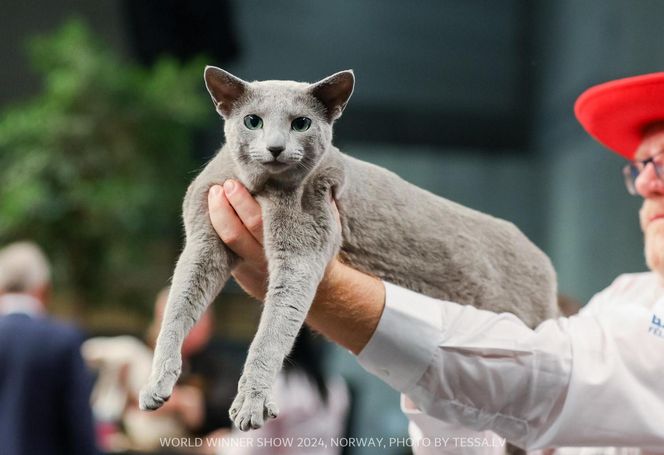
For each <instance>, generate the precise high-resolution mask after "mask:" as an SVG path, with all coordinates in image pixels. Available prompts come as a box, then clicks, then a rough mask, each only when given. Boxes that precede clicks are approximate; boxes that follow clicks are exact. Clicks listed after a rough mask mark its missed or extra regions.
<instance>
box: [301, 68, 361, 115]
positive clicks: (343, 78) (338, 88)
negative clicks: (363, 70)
mask: <svg viewBox="0 0 664 455" xmlns="http://www.w3.org/2000/svg"><path fill="white" fill-rule="evenodd" d="M354 86H355V75H354V74H353V70H346V71H339V72H338V73H335V74H333V75H332V76H329V77H326V78H325V79H323V80H321V81H318V82H316V83H315V84H311V86H310V87H309V91H310V93H311V94H312V95H313V96H315V97H316V98H318V100H319V101H320V102H321V103H323V106H325V109H326V110H327V116H328V120H329V121H333V120H336V119H338V118H339V117H341V113H342V112H343V111H344V108H345V107H346V104H347V103H348V100H349V99H350V96H351V95H352V94H353V87H354Z"/></svg>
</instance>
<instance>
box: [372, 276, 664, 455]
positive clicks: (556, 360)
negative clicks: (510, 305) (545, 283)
mask: <svg viewBox="0 0 664 455" xmlns="http://www.w3.org/2000/svg"><path fill="white" fill-rule="evenodd" d="M385 288H386V305H385V309H384V311H383V315H382V316H381V320H380V322H379V324H378V327H377V329H376V332H375V333H374V335H373V337H372V338H371V340H370V341H369V343H368V344H367V345H366V346H365V348H364V349H363V350H362V352H361V353H360V354H359V361H360V363H361V364H362V365H363V366H364V368H365V369H367V370H368V371H369V372H371V373H373V374H375V375H377V376H378V377H380V378H381V379H383V380H384V381H385V382H387V383H388V384H389V385H390V386H392V387H393V388H395V389H397V390H398V391H400V392H402V393H404V394H406V395H407V396H408V397H409V398H410V399H411V400H412V401H413V402H414V403H415V404H416V406H417V407H418V408H419V409H420V410H422V411H423V412H424V413H425V414H427V415H429V416H432V417H434V418H436V419H439V420H442V421H445V422H448V423H456V424H459V425H461V426H462V427H466V428H469V429H473V430H476V431H485V430H490V431H493V432H495V433H497V434H499V435H501V436H503V437H505V438H507V440H508V441H510V442H511V443H513V444H516V445H518V446H520V447H524V448H540V447H556V446H565V445H567V446H569V445H585V446H593V445H603V446H606V445H616V446H640V447H650V448H654V447H661V446H662V445H663V444H664V426H663V425H661V422H663V421H664V381H662V380H661V373H662V371H663V369H662V366H663V365H664V362H663V361H662V358H664V335H662V337H660V336H658V335H657V333H656V331H655V330H653V327H654V326H653V324H654V322H655V321H657V320H660V321H664V303H663V304H662V308H661V309H660V310H658V309H657V308H655V310H651V309H648V308H646V307H643V306H638V305H634V306H610V307H609V308H607V310H606V311H597V312H587V314H585V315H583V316H576V317H571V318H560V319H556V320H548V321H545V322H543V323H542V324H540V325H539V326H538V327H537V328H536V329H534V330H533V329H530V328H528V327H527V326H526V325H525V324H523V322H521V320H519V319H518V318H517V317H515V316H514V315H512V314H508V313H503V314H496V313H492V312H489V311H483V310H478V309H476V308H473V307H470V306H462V305H458V304H455V303H452V302H444V301H440V300H436V299H432V298H429V297H426V296H423V295H420V294H417V293H414V292H411V291H408V290H406V289H403V288H400V287H397V286H394V285H391V284H389V283H385ZM653 311H655V313H653ZM657 311H660V313H657ZM658 318H659V319H658ZM655 328H659V329H661V328H662V327H655Z"/></svg>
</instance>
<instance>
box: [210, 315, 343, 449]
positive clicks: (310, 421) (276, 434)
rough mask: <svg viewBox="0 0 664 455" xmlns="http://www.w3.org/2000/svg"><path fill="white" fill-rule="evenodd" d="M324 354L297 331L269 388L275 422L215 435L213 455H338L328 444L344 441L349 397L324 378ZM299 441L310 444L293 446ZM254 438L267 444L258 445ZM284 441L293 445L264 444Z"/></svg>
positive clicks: (306, 333) (336, 379) (337, 381)
mask: <svg viewBox="0 0 664 455" xmlns="http://www.w3.org/2000/svg"><path fill="white" fill-rule="evenodd" d="M324 351H325V345H324V344H323V341H322V340H321V339H320V338H317V337H316V336H315V335H314V334H313V333H311V331H310V330H309V329H308V328H307V327H302V329H301V330H300V333H299V334H298V336H297V338H296V340H295V344H294V346H293V350H292V351H291V353H290V354H289V356H288V357H287V359H286V361H285V362H284V368H283V370H282V371H281V372H280V373H279V376H278V377H277V381H276V383H275V385H274V388H273V398H274V399H275V401H276V402H277V403H279V418H277V419H272V420H268V421H266V422H265V425H264V426H263V427H261V428H259V429H258V430H252V431H250V432H242V431H240V430H238V429H237V428H233V429H232V430H231V431H230V432H218V433H217V434H216V435H215V436H216V437H218V438H219V439H220V440H219V441H217V442H216V446H217V447H218V451H217V455H258V454H273V453H281V454H288V455H293V454H302V455H304V454H310V453H316V454H320V455H335V454H339V453H341V450H342V449H341V448H339V447H332V446H330V440H331V439H332V438H340V437H345V436H348V434H347V431H348V419H349V410H350V396H349V391H348V387H347V385H346V382H345V381H344V379H343V378H342V377H341V376H329V375H326V374H325V371H324V366H323V362H324V358H325V352H324ZM298 438H301V439H306V440H307V441H310V443H309V444H300V445H298V444H297V441H298ZM258 439H260V440H262V441H265V442H268V444H264V445H261V444H259V443H258V442H257V441H258ZM289 439H290V440H292V441H294V442H293V443H292V444H290V445H281V446H275V445H270V444H269V442H271V443H272V444H278V443H282V444H283V443H284V441H286V440H289ZM249 440H252V441H253V442H251V441H249ZM321 442H322V443H324V444H325V446H323V444H321Z"/></svg>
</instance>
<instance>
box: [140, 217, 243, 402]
mask: <svg viewBox="0 0 664 455" xmlns="http://www.w3.org/2000/svg"><path fill="white" fill-rule="evenodd" d="M205 223H206V224H209V221H208V220H205ZM233 259H234V256H232V253H230V250H228V249H227V248H226V246H225V245H224V244H223V243H222V242H221V240H220V239H219V237H218V236H217V235H216V234H215V233H214V231H213V230H212V228H211V226H210V227H209V228H208V227H207V226H205V227H204V228H203V230H202V231H199V232H196V233H195V234H194V235H189V236H188V238H187V242H186V245H185V248H184V250H183V251H182V254H181V255H180V258H179V259H178V262H177V265H176V267H175V272H174V274H173V281H172V284H171V289H170V292H169V295H168V302H167V303H166V309H165V312H164V317H163V319H162V323H161V329H160V331H159V337H158V338H157V345H156V347H155V352H154V358H153V362H152V372H151V374H150V379H149V382H148V384H147V385H146V386H145V387H144V388H143V389H142V390H141V393H140V396H139V407H140V408H141V409H143V410H155V409H158V408H160V407H161V406H162V405H163V404H164V402H166V401H167V400H168V399H169V398H170V396H171V394H172V392H173V387H174V386H175V383H176V382H177V379H178V377H179V376H180V371H181V366H182V358H181V349H182V343H183V341H184V339H185V337H186V336H187V334H188V333H189V331H190V330H191V328H192V327H193V326H194V324H195V323H196V322H197V321H198V319H199V318H200V316H201V314H203V311H205V308H206V307H207V306H208V304H209V303H210V302H212V300H214V298H215V297H216V296H217V294H219V291H220V290H221V288H222V287H223V285H224V283H225V282H226V280H227V279H228V277H229V275H230V271H231V265H232V261H233Z"/></svg>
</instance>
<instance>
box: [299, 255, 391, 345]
mask: <svg viewBox="0 0 664 455" xmlns="http://www.w3.org/2000/svg"><path fill="white" fill-rule="evenodd" d="M384 306H385V287H384V285H383V283H382V281H380V280H379V279H378V278H374V277H372V276H369V275H366V274H364V273H362V272H359V271H357V270H355V269H352V268H350V267H348V266H347V265H344V264H342V263H341V262H339V261H337V260H335V261H333V262H332V263H331V264H330V266H329V268H328V270H327V273H326V275H325V278H324V279H323V281H322V282H321V284H320V286H319V287H318V292H317V294H316V298H315V300H314V303H313V305H312V307H311V309H310V310H309V315H308V316H307V320H306V322H307V324H308V325H309V326H310V327H311V328H313V329H314V330H316V331H318V332H321V333H322V334H323V335H325V336H327V337H328V338H330V339H331V340H332V341H334V342H335V343H337V344H340V345H341V346H343V347H345V348H347V349H349V350H351V351H352V352H353V353H354V354H358V353H359V352H360V351H361V350H362V348H363V347H364V346H365V345H366V344H367V342H368V341H369V339H370V338H371V335H373V333H374V331H375V330H376V326H377V325H378V321H379V320H380V316H381V314H382V312H383V307H384Z"/></svg>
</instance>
